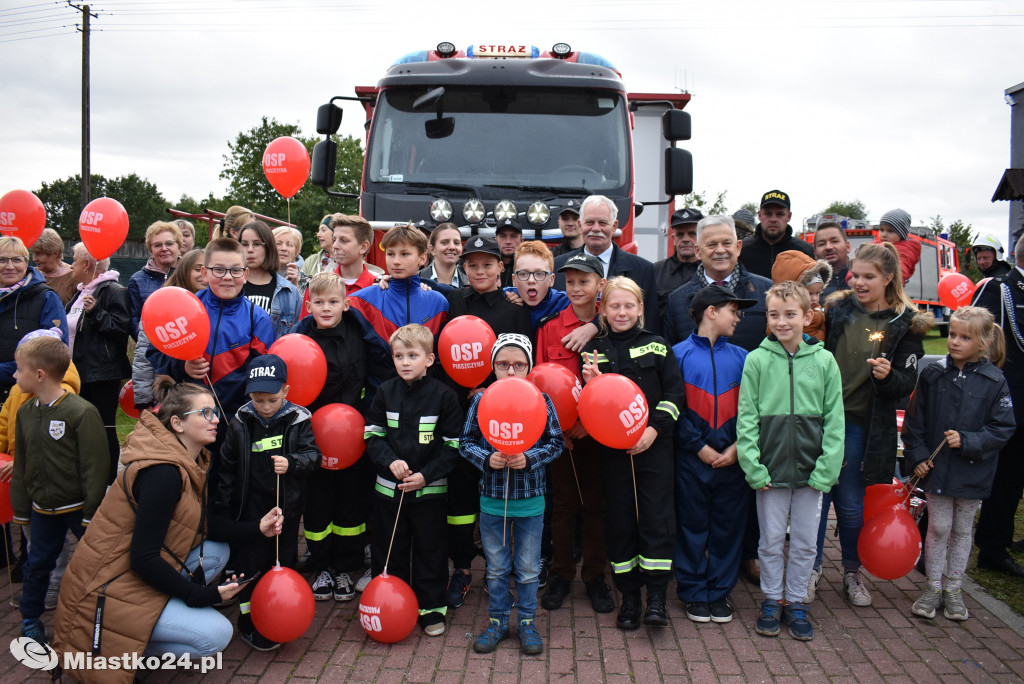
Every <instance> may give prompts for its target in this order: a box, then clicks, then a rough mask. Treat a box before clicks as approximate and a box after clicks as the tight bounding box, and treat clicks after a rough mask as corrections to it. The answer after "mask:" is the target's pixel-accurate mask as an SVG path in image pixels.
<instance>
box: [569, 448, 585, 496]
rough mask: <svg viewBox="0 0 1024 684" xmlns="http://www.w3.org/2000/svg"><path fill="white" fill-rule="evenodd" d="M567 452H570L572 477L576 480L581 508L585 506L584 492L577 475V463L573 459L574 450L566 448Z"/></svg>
mask: <svg viewBox="0 0 1024 684" xmlns="http://www.w3.org/2000/svg"><path fill="white" fill-rule="evenodd" d="M566 451H568V452H569V465H571V466H572V477H573V479H574V480H576V491H577V492H579V495H580V506H582V505H583V490H582V489H581V488H580V476H579V475H578V474H576V461H575V460H574V459H573V457H572V449H569V448H568V447H566Z"/></svg>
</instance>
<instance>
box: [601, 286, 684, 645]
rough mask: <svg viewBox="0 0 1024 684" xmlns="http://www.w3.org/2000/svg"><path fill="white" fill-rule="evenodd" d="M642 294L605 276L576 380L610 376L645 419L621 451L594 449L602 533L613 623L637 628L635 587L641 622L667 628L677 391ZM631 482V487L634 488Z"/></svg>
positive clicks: (675, 369) (674, 372)
mask: <svg viewBox="0 0 1024 684" xmlns="http://www.w3.org/2000/svg"><path fill="white" fill-rule="evenodd" d="M643 314H644V311H643V292H642V290H641V289H640V287H639V286H638V285H637V284H636V283H635V282H633V281H632V280H630V279H629V278H626V277H618V278H612V279H611V280H609V281H608V284H607V285H606V286H605V288H604V290H603V292H602V293H601V333H600V334H599V335H598V336H597V337H595V338H594V339H593V340H592V341H591V342H590V343H589V344H588V345H587V350H586V351H584V352H583V358H582V371H583V381H584V383H587V382H589V381H591V380H593V379H594V378H596V377H597V376H598V375H601V374H602V373H618V374H620V375H624V376H625V377H627V378H629V379H630V380H632V381H633V382H635V383H636V384H637V386H638V387H639V388H640V390H641V391H642V392H643V394H644V397H645V398H646V404H647V410H648V411H649V416H650V417H649V421H648V425H647V428H646V429H645V430H644V432H643V434H642V436H641V437H640V441H639V442H637V444H636V445H635V446H633V447H632V448H630V449H627V450H621V449H612V448H609V447H602V448H601V451H602V452H603V456H604V467H605V497H606V504H605V515H606V519H607V520H606V523H605V534H606V537H607V545H608V558H609V560H610V561H611V564H612V571H613V578H614V581H615V586H616V588H618V590H619V591H620V592H621V593H622V605H621V607H620V609H619V614H618V618H617V620H616V625H617V626H618V627H619V628H620V629H627V630H629V629H637V628H638V627H639V626H640V620H641V617H640V608H641V602H640V589H641V587H643V586H646V587H647V610H646V612H645V613H644V615H643V622H644V624H648V625H661V626H664V625H667V624H668V616H667V612H666V605H665V604H666V600H665V594H666V590H667V588H668V583H669V579H670V578H671V571H672V553H673V530H674V527H675V519H674V518H675V516H674V508H673V505H672V487H673V479H674V477H675V461H674V460H673V455H672V434H673V432H674V427H675V422H676V420H677V419H678V418H679V410H680V407H681V406H682V405H683V397H684V393H685V388H684V385H683V377H682V374H681V373H680V371H679V364H678V362H677V361H676V357H675V354H673V353H672V348H671V347H670V346H669V345H668V343H667V342H665V340H664V339H663V338H661V337H659V336H658V335H655V334H654V333H652V332H649V331H647V330H645V329H644V327H643V324H644V318H643ZM634 482H635V488H634Z"/></svg>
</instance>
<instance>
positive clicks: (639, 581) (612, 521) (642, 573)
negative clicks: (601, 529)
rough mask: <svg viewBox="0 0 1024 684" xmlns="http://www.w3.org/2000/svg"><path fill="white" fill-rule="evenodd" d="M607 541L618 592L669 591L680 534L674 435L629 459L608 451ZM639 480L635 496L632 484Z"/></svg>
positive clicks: (659, 438) (605, 466)
mask: <svg viewBox="0 0 1024 684" xmlns="http://www.w3.org/2000/svg"><path fill="white" fill-rule="evenodd" d="M604 464H605V465H604V475H605V539H606V541H607V546H608V560H609V561H611V564H612V578H613V579H614V581H615V586H616V588H618V590H619V591H621V592H623V593H625V592H632V591H638V590H639V589H640V587H642V586H644V585H646V586H647V588H648V591H650V590H652V589H655V590H657V589H661V590H664V589H665V587H667V586H668V582H669V579H670V578H671V573H672V556H673V542H674V532H675V505H674V499H673V487H674V483H675V463H674V460H673V456H672V435H671V434H669V435H662V436H659V437H658V438H657V439H656V440H655V441H654V444H653V445H651V448H650V449H648V450H647V451H645V452H643V453H641V454H637V455H636V456H633V457H632V458H630V456H629V454H627V453H626V452H624V451H611V450H606V451H605V462H604ZM634 471H635V474H636V490H635V496H634V488H633V480H634Z"/></svg>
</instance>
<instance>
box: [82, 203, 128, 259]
mask: <svg viewBox="0 0 1024 684" xmlns="http://www.w3.org/2000/svg"><path fill="white" fill-rule="evenodd" d="M78 233H79V235H80V236H81V238H82V244H84V245H85V249H86V251H88V252H89V254H90V256H92V258H93V259H96V261H103V260H104V259H106V258H107V257H109V256H112V255H113V254H114V252H116V251H117V250H118V249H120V248H121V245H123V244H124V240H125V238H126V237H128V212H127V211H125V209H124V206H123V205H122V204H121V203H120V202H118V201H117V200H116V199H114V198H112V197H100V198H98V199H94V200H93V201H92V202H89V203H88V204H87V205H85V209H83V210H82V214H81V215H80V216H79V217H78Z"/></svg>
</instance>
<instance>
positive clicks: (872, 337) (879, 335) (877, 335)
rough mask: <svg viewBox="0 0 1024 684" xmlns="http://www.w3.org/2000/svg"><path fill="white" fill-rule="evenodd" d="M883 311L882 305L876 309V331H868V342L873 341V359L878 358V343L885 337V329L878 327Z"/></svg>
mask: <svg viewBox="0 0 1024 684" xmlns="http://www.w3.org/2000/svg"><path fill="white" fill-rule="evenodd" d="M881 313H882V306H881V305H879V306H878V309H877V310H876V311H875V331H874V332H871V331H868V332H869V333H870V334H869V335H868V342H870V343H871V358H873V359H877V358H878V345H880V344H881V343H882V340H884V339H885V331H884V330H879V329H878V319H879V315H880V314H881ZM865 329H866V328H865Z"/></svg>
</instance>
